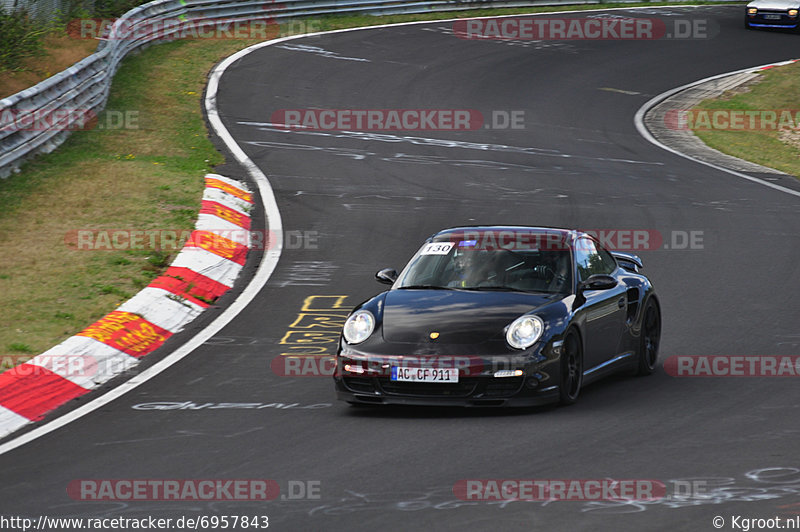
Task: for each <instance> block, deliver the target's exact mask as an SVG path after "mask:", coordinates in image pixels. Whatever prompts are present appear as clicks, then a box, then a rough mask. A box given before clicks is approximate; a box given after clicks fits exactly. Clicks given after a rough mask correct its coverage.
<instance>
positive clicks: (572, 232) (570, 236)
mask: <svg viewBox="0 0 800 532" xmlns="http://www.w3.org/2000/svg"><path fill="white" fill-rule="evenodd" d="M501 232H521V233H532V234H548V235H552V234H556V235H558V236H559V237H561V238H562V239H564V241H566V242H571V241H573V240H574V239H576V238H578V237H580V236H584V235H585V236H589V237H591V235H589V234H587V233H584V232H583V231H578V230H577V229H565V228H561V227H542V226H537V227H534V226H524V225H464V226H459V227H451V228H449V229H443V230H441V231H439V232H438V233H436V234H434V235H432V236H431V238H430V239H431V240H437V239H442V238H448V237H450V236H451V235H454V234H455V235H462V234H464V233H470V234H478V235H483V234H485V233H501Z"/></svg>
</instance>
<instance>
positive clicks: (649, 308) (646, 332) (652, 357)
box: [637, 298, 661, 375]
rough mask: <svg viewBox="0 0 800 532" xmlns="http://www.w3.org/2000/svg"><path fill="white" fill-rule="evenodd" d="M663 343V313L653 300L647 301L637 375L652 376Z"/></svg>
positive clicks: (640, 339)
mask: <svg viewBox="0 0 800 532" xmlns="http://www.w3.org/2000/svg"><path fill="white" fill-rule="evenodd" d="M660 342H661V311H660V310H659V309H658V303H656V302H655V300H653V299H652V298H650V299H648V300H647V303H646V304H645V307H644V314H643V315H642V330H641V333H640V334H639V368H638V371H637V375H650V374H652V373H653V371H654V370H655V369H656V364H657V362H658V346H659V343H660Z"/></svg>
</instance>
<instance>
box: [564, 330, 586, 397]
mask: <svg viewBox="0 0 800 532" xmlns="http://www.w3.org/2000/svg"><path fill="white" fill-rule="evenodd" d="M563 349H564V351H563V353H561V382H560V386H559V387H558V396H559V402H560V403H561V404H562V405H574V404H575V403H576V402H577V401H578V395H579V394H580V393H581V385H582V384H583V348H582V347H581V339H580V337H579V336H578V333H577V332H575V330H574V329H571V330H570V331H569V332H567V336H566V337H565V338H564V346H563Z"/></svg>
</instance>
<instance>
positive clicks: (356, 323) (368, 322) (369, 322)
mask: <svg viewBox="0 0 800 532" xmlns="http://www.w3.org/2000/svg"><path fill="white" fill-rule="evenodd" d="M373 330H375V316H373V315H372V312H370V311H368V310H359V311H356V312H354V313H353V314H352V315H351V316H350V317H349V318H347V321H345V322H344V329H343V330H342V334H343V335H344V339H345V341H346V342H347V343H348V344H360V343H361V342H363V341H364V340H366V339H367V338H369V335H370V334H372V331H373Z"/></svg>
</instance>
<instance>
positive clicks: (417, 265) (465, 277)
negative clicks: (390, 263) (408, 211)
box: [394, 242, 572, 293]
mask: <svg viewBox="0 0 800 532" xmlns="http://www.w3.org/2000/svg"><path fill="white" fill-rule="evenodd" d="M570 266H571V260H570V253H569V250H568V249H557V250H538V249H526V250H510V249H477V247H474V246H470V245H469V242H467V243H466V245H465V242H459V243H451V242H430V243H426V244H425V245H424V246H422V248H421V249H420V250H419V251H418V252H417V254H416V255H414V257H413V258H412V259H411V261H410V262H409V263H408V265H407V266H406V268H405V269H404V270H403V272H402V273H401V274H400V277H399V278H398V279H397V282H395V284H394V287H395V288H396V289H413V288H426V289H452V290H486V291H491V290H494V291H503V290H508V291H522V292H546V293H568V292H570V291H571V288H572V268H571V267H570Z"/></svg>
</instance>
